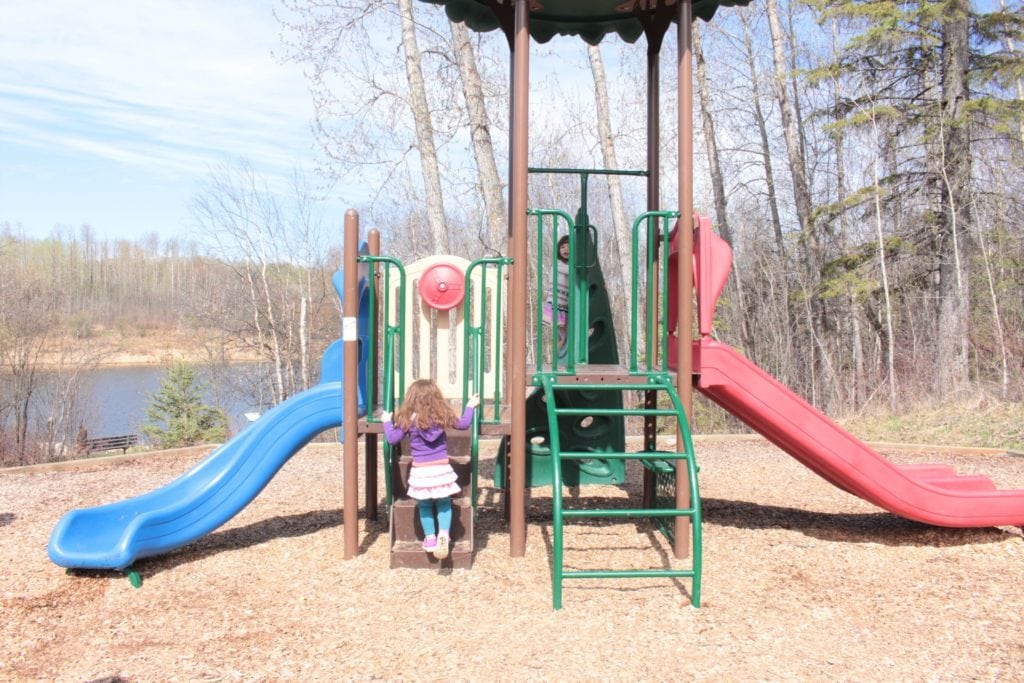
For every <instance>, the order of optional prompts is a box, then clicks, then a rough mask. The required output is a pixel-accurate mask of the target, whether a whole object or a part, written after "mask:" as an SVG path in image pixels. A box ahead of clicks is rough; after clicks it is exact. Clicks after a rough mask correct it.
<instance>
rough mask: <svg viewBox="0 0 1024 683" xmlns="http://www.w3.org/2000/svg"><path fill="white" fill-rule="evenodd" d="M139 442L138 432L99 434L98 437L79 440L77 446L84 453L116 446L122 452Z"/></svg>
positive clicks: (115, 448)
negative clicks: (117, 434) (114, 434)
mask: <svg viewBox="0 0 1024 683" xmlns="http://www.w3.org/2000/svg"><path fill="white" fill-rule="evenodd" d="M138 443H139V436H138V434H122V435H120V436H101V437H100V438H98V439H86V440H85V441H82V442H79V444H78V448H79V450H81V451H82V452H84V453H95V452H98V451H114V450H117V449H118V448H120V449H121V452H122V453H127V452H128V449H129V448H131V447H132V446H134V445H136V444H138Z"/></svg>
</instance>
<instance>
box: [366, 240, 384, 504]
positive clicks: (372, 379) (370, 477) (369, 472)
mask: <svg viewBox="0 0 1024 683" xmlns="http://www.w3.org/2000/svg"><path fill="white" fill-rule="evenodd" d="M366 241H367V243H368V246H369V251H370V255H371V256H380V230H378V229H377V228H373V229H372V230H370V231H369V233H367V236H366ZM369 276H370V281H369V283H367V284H368V285H369V286H370V287H371V288H374V290H375V291H376V287H377V264H376V263H371V264H370V273H369ZM374 301H375V302H376V304H377V309H378V311H379V310H380V302H379V301H377V299H376V298H374ZM374 320H375V321H376V326H375V329H372V330H370V344H372V345H373V354H372V355H373V358H374V360H375V361H379V360H380V329H381V322H380V316H379V315H377V316H375V317H374ZM377 365H378V363H377V362H375V363H374V365H373V367H372V368H367V369H366V375H367V377H366V382H367V386H366V400H367V401H369V400H370V397H371V396H373V397H374V398H378V397H377V394H376V391H377ZM373 409H374V406H373V405H372V404H370V405H368V406H367V411H368V412H369V413H370V414H372V413H373ZM363 440H364V443H363V462H364V469H363V471H364V472H366V492H365V496H366V519H369V520H372V521H374V522H376V521H377V434H376V433H374V432H366V435H365V436H364V437H363Z"/></svg>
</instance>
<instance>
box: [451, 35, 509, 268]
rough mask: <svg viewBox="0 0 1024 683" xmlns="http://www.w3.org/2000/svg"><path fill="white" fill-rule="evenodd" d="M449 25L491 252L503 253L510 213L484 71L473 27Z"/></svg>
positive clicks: (487, 243)
mask: <svg viewBox="0 0 1024 683" xmlns="http://www.w3.org/2000/svg"><path fill="white" fill-rule="evenodd" d="M448 25H449V26H450V27H451V32H452V43H453V45H454V47H455V56H456V59H457V60H458V63H459V74H460V75H461V78H462V92H463V94H464V95H465V98H466V109H467V111H468V112H469V135H470V139H471V140H472V143H473V156H474V158H475V159H476V169H477V173H478V174H479V176H480V183H479V186H480V191H481V194H482V195H483V200H484V209H485V211H486V212H487V237H486V240H485V241H486V246H487V249H488V250H489V251H491V252H494V253H498V254H500V253H503V252H504V251H505V243H506V242H507V237H506V232H507V226H506V218H507V216H508V213H507V211H506V209H505V198H504V196H503V195H502V192H501V177H500V176H499V175H498V164H497V163H496V162H495V160H494V159H495V157H494V145H493V143H492V141H491V128H490V122H489V121H488V119H487V106H486V102H485V98H484V89H483V86H482V85H481V82H480V72H479V71H478V70H477V68H476V57H475V55H474V54H473V46H472V44H471V43H470V41H469V30H468V29H467V28H466V25H465V24H463V23H460V22H456V21H449V22H448Z"/></svg>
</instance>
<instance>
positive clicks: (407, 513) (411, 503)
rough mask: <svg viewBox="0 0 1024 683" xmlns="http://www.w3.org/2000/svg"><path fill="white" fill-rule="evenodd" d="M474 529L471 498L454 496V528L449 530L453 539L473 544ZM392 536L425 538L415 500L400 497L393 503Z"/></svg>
mask: <svg viewBox="0 0 1024 683" xmlns="http://www.w3.org/2000/svg"><path fill="white" fill-rule="evenodd" d="M435 515H436V513H435ZM472 531H473V508H472V507H471V506H470V504H469V498H465V497H459V498H452V528H451V529H450V531H449V533H450V535H451V537H452V539H453V540H456V541H459V540H462V539H467V540H469V541H470V545H471V546H472ZM391 538H392V540H395V541H422V540H423V527H422V526H420V515H419V511H418V510H417V509H416V501H415V500H413V499H411V498H400V499H398V500H396V501H395V502H394V503H392V504H391Z"/></svg>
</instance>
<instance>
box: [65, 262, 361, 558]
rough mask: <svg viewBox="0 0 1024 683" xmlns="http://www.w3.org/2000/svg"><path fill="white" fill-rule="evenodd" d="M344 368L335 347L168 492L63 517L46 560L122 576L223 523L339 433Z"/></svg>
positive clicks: (339, 350) (335, 344) (341, 355)
mask: <svg viewBox="0 0 1024 683" xmlns="http://www.w3.org/2000/svg"><path fill="white" fill-rule="evenodd" d="M338 284H340V277H337V276H336V286H337V285H338ZM360 290H361V291H360V297H359V298H360V301H359V313H358V326H357V327H358V332H359V341H360V353H359V382H358V387H359V396H358V397H357V403H358V406H359V408H358V410H359V415H360V416H361V415H364V414H365V413H366V399H365V396H364V392H363V388H364V387H365V386H366V381H365V377H366V364H367V355H368V347H369V344H368V341H369V340H368V337H367V330H368V316H369V305H368V301H367V297H366V291H367V290H366V288H365V281H364V282H362V283H361V287H360ZM340 293H341V292H340V291H339V294H340ZM343 360H344V352H343V342H342V341H341V340H340V339H339V340H336V341H334V342H333V343H332V344H331V345H330V346H329V347H328V349H327V351H326V352H325V353H324V356H323V359H322V360H321V368H320V384H317V385H316V386H315V387H313V388H311V389H309V390H307V391H304V392H302V393H300V394H296V395H295V396H292V397H291V398H289V399H288V400H286V401H284V402H283V403H280V404H278V405H277V406H275V407H274V408H272V409H271V410H269V411H268V412H267V413H265V414H264V415H263V416H262V417H260V419H259V420H257V421H256V422H254V423H252V424H250V425H249V426H248V427H246V428H245V429H244V430H242V431H241V432H239V433H238V434H237V435H236V436H235V437H234V438H232V439H231V440H230V441H228V442H227V443H225V444H224V445H222V446H220V447H219V448H217V449H216V450H214V451H213V452H212V453H211V454H210V455H208V456H207V457H206V459H205V460H203V461H202V462H200V463H199V464H197V465H196V466H195V467H193V468H192V469H191V470H189V471H188V472H186V473H185V474H183V475H182V476H180V477H178V478H177V479H175V480H174V481H172V482H171V483H169V484H167V485H166V486H163V487H161V488H159V489H156V490H155V491H150V492H149V493H145V494H143V495H140V496H136V497H135V498H129V499H127V500H122V501H120V502H118V503H111V504H109V505H101V506H99V507H93V508H84V509H80V510H72V511H71V512H68V513H67V514H65V515H64V516H63V517H62V518H61V520H60V521H59V522H58V523H57V526H56V527H55V528H54V530H53V534H52V535H51V536H50V543H49V546H48V552H49V555H50V559H51V560H53V561H54V563H56V564H57V565H59V566H61V567H68V568H78V569H120V570H125V569H128V568H129V567H130V566H131V565H132V563H133V562H135V561H136V560H138V559H141V558H144V557H151V556H153V555H159V554H161V553H166V552H169V551H171V550H174V549H175V548H180V547H181V546H183V545H187V544H189V543H191V542H193V541H195V540H197V539H199V538H200V537H202V536H204V535H205V534H208V533H210V532H211V531H213V530H214V529H216V528H217V527H219V526H220V525H222V524H224V523H225V522H227V521H228V520H229V519H231V518H232V517H234V516H235V515H236V514H238V512H239V511H240V510H241V509H242V508H244V507H245V506H246V505H248V504H249V503H250V502H251V501H252V500H253V499H254V498H255V497H256V496H257V495H258V494H259V492H260V491H262V490H263V489H264V487H266V485H267V484H268V483H269V482H270V480H271V479H272V478H273V477H274V475H275V474H277V472H278V470H280V469H281V467H282V466H283V465H284V464H285V463H286V462H288V460H289V459H290V458H291V457H292V456H293V455H295V454H296V453H298V452H299V451H300V450H301V449H302V447H303V446H305V445H306V444H307V443H309V441H310V440H311V439H312V438H313V437H315V436H316V435H317V434H319V433H320V432H323V431H325V430H327V429H331V428H333V427H339V426H341V424H342V421H343V410H344V407H343V406H344V401H343V395H342V394H343V382H342V367H343V365H344V363H343Z"/></svg>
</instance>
